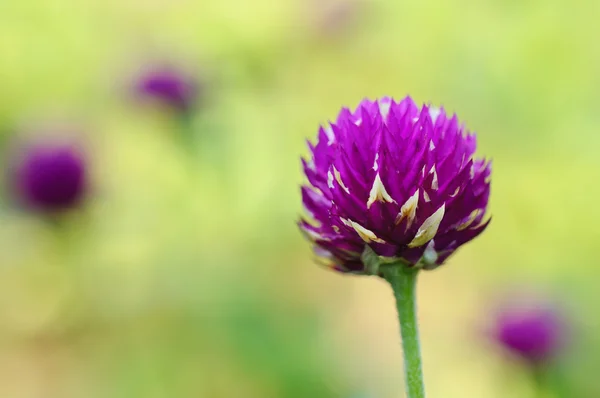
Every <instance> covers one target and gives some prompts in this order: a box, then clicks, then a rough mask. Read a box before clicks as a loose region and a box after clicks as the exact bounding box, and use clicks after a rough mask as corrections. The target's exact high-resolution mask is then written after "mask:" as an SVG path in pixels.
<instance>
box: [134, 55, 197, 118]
mask: <svg viewBox="0 0 600 398" xmlns="http://www.w3.org/2000/svg"><path fill="white" fill-rule="evenodd" d="M198 91H199V86H198V82H197V81H196V80H195V79H194V78H193V77H192V76H190V75H188V74H186V73H185V72H184V71H183V70H180V69H177V68H175V67H172V66H154V67H151V68H148V69H147V70H145V71H144V72H142V73H141V74H140V76H138V78H137V81H136V85H135V92H136V94H137V95H138V97H140V98H142V99H152V100H155V101H158V102H160V103H162V104H163V105H166V106H168V107H170V108H171V109H174V110H176V111H179V112H186V111H189V110H190V108H191V107H192V106H193V104H194V103H195V102H196V100H197V97H198V94H199V93H198Z"/></svg>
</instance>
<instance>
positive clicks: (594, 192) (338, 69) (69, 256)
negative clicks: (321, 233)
mask: <svg viewBox="0 0 600 398" xmlns="http://www.w3.org/2000/svg"><path fill="white" fill-rule="evenodd" d="M342 6H343V7H354V8H355V10H356V11H354V12H350V11H343V12H342V11H339V12H336V9H337V8H336V7H340V6H339V5H337V4H335V3H334V0H327V1H324V2H323V1H321V2H317V1H312V0H311V1H299V0H298V1H291V0H290V1H281V2H273V1H263V0H258V1H252V2H244V1H241V0H222V1H215V2H193V1H187V0H177V1H166V0H150V1H147V0H120V1H116V0H108V1H104V2H98V1H93V0H83V1H73V0H47V1H46V0H5V1H4V2H2V3H1V4H0V81H1V82H2V84H1V86H2V93H1V95H0V136H1V137H2V144H3V147H4V151H3V157H2V160H3V162H4V169H5V170H7V168H8V166H7V165H8V164H9V162H10V159H11V155H12V148H13V145H14V143H16V142H19V141H21V140H24V139H32V138H34V137H35V136H36V134H38V133H39V132H40V130H43V128H40V126H42V127H43V126H45V125H52V124H53V123H57V122H61V123H64V122H67V123H70V124H72V125H76V126H79V127H80V130H79V131H81V136H78V137H77V139H78V140H80V141H81V142H82V143H83V144H84V146H85V148H86V150H87V153H88V155H89V161H90V166H91V173H92V177H93V183H94V185H93V189H92V191H91V192H90V197H89V200H88V202H87V204H86V206H85V207H84V208H83V209H80V210H78V211H75V212H74V213H72V214H68V215H66V216H65V217H64V219H62V220H61V222H60V223H59V224H58V225H57V224H48V223H47V222H46V221H45V220H44V218H43V217H41V216H40V215H39V214H35V213H28V212H26V211H23V210H17V209H15V207H14V206H13V203H12V202H11V201H10V200H9V198H10V192H7V191H6V189H5V188H6V184H4V187H3V199H2V201H1V202H2V203H3V205H2V209H1V210H2V211H1V213H0V225H1V227H0V396H3V397H11V398H12V397H15V398H21V397H23V398H25V397H26V398H29V397H44V398H69V397H144V398H151V397H209V398H213V397H215V398H218V397H261V398H264V397H290V398H294V397H298V398H300V397H302V398H307V397H311V398H312V397H315V398H316V397H355V396H368V397H377V398H386V397H396V396H400V394H401V391H402V381H401V374H402V373H401V369H400V366H401V357H400V352H399V344H398V342H397V326H396V325H395V323H394V322H395V320H394V317H393V311H394V310H393V304H392V295H391V293H390V292H389V291H388V287H387V286H385V285H384V284H383V283H382V282H380V281H377V280H375V279H373V278H353V277H348V276H340V275H336V274H333V273H330V272H326V271H324V270H321V269H319V268H318V267H317V266H316V265H314V264H313V263H312V261H311V258H312V255H311V254H310V253H309V248H308V245H307V244H306V243H305V242H304V241H303V240H302V237H301V235H300V234H299V233H298V231H297V230H296V227H295V225H294V222H295V220H296V218H297V217H298V215H299V214H300V212H301V205H300V199H299V189H298V185H299V184H300V183H301V182H302V175H301V172H300V167H299V164H300V163H299V156H300V155H304V154H306V148H305V145H304V139H305V138H306V137H309V138H312V137H314V136H315V134H316V131H317V128H318V125H319V123H324V122H326V121H327V120H328V119H333V118H334V117H335V115H336V112H337V111H338V109H339V108H340V106H342V105H345V106H355V105H356V104H357V103H358V102H359V101H360V99H361V98H363V97H365V96H370V97H378V96H383V95H391V96H394V97H397V98H401V97H404V96H405V95H407V94H411V95H412V96H413V98H415V99H416V101H417V102H432V103H434V104H441V105H443V106H445V107H446V109H447V110H449V111H451V112H457V113H458V115H459V117H460V119H461V120H463V121H465V122H466V123H467V126H468V127H469V128H470V129H471V130H475V131H476V132H477V133H478V138H479V144H480V145H479V153H481V154H485V155H486V156H488V157H490V158H492V159H493V168H494V173H493V184H492V187H493V192H492V202H491V213H492V215H493V221H492V224H491V226H490V228H489V229H488V231H487V232H486V233H485V234H484V235H482V237H481V238H479V239H477V240H476V241H474V242H473V243H471V244H469V245H468V246H467V247H465V248H463V249H462V250H461V251H460V252H459V253H458V254H457V255H456V256H455V257H454V258H453V259H451V261H449V263H448V265H447V266H445V267H442V268H441V269H440V270H438V271H435V272H432V273H428V274H427V275H423V277H422V278H421V287H420V289H421V290H420V292H419V295H420V301H421V307H420V313H421V317H422V319H421V322H422V326H421V329H422V331H423V349H424V355H425V376H426V381H427V388H428V392H429V394H430V395H431V396H432V397H447V398H451V397H465V396H472V397H482V398H485V397H496V396H511V397H512V396H514V397H529V396H531V394H532V384H531V380H530V379H529V378H528V376H527V375H526V373H525V372H524V371H523V368H522V367H521V366H520V365H517V366H513V364H512V362H511V361H510V360H509V361H508V362H507V360H506V358H505V357H504V356H503V355H500V353H499V352H498V350H497V349H496V348H494V347H492V346H491V344H490V343H489V342H487V341H486V339H485V337H484V333H483V329H484V328H485V325H486V322H487V321H488V320H489V316H490V314H492V310H493V308H492V307H491V305H492V303H493V301H494V299H495V298H497V297H498V296H501V295H502V294H504V292H508V293H506V294H510V292H511V291H512V290H511V289H514V290H519V291H522V290H526V291H529V290H535V291H538V290H539V291H542V292H545V293H546V294H550V295H553V296H554V297H558V298H560V299H563V300H564V304H565V306H566V307H567V308H568V309H569V314H570V316H571V320H572V322H573V331H572V336H573V343H572V345H571V349H570V350H569V351H568V352H567V353H566V356H565V358H564V360H563V362H562V363H561V364H560V366H559V367H558V369H559V370H560V372H559V373H560V381H561V382H560V384H561V385H562V387H561V388H563V389H567V391H568V393H566V395H564V394H563V396H568V397H597V396H599V394H600V390H599V388H598V384H597V383H596V382H595V374H594V373H595V372H594V370H595V369H597V368H598V366H600V339H599V338H598V335H599V334H598V331H600V317H599V316H598V315H597V311H596V308H595V307H596V302H597V300H598V298H599V296H598V289H597V288H596V284H595V281H596V280H597V277H598V276H600V268H598V267H597V266H596V265H597V264H596V263H597V259H596V252H597V242H596V239H597V238H598V237H599V236H600V234H599V233H598V225H599V222H600V212H599V210H598V206H596V198H597V197H598V194H599V193H600V187H599V186H598V184H597V181H598V180H600V158H599V157H598V156H597V150H598V148H599V145H600V138H598V137H599V135H598V133H597V130H598V128H599V126H600V117H599V115H600V113H599V112H598V110H597V109H598V102H599V98H600V97H599V96H598V90H597V87H598V83H599V79H600V75H599V74H598V73H597V71H598V70H600V50H599V47H598V46H597V45H596V41H597V39H596V38H597V37H598V33H599V32H598V24H597V23H595V22H596V20H597V19H598V17H600V7H599V6H598V4H597V2H595V1H591V0H588V1H583V2H579V3H577V4H576V5H575V4H573V3H571V2H567V1H540V0H533V1H523V2H516V1H507V2H493V1H483V2H478V3H473V2H467V1H464V0H456V1H451V2H446V3H442V2H436V1H433V0H426V1H420V2H415V1H411V2H401V1H384V0H373V1H367V0H364V1H361V2H358V1H355V2H350V3H348V4H346V5H342ZM343 18H347V20H341V19H343ZM157 58H158V59H167V60H176V61H177V62H182V63H183V64H185V65H186V66H187V67H189V68H191V69H192V70H195V71H196V72H197V73H198V75H199V78H201V79H203V80H205V81H207V82H208V86H207V92H206V93H205V98H204V100H203V101H202V103H201V106H199V108H198V109H197V112H196V114H195V116H194V118H193V120H192V121H191V123H192V124H191V127H190V128H191V129H192V130H193V131H195V133H196V134H197V143H198V145H197V147H195V148H191V150H190V148H189V147H186V145H183V144H182V142H183V141H182V140H181V139H180V138H181V134H183V133H182V132H181V131H180V129H181V127H182V125H181V124H180V123H179V122H178V121H177V120H174V119H173V118H171V117H170V115H168V114H165V113H164V112H162V111H161V110H159V109H154V108H147V107H141V106H139V104H136V103H134V102H132V101H131V98H130V97H129V96H128V94H127V87H128V84H130V79H132V78H133V76H134V75H135V71H136V68H137V67H138V66H139V65H142V64H144V63H145V62H148V60H150V59H157ZM5 174H6V173H5ZM2 178H3V181H4V182H6V175H4V176H3V177H2ZM474 341H475V342H476V343H474ZM556 380H559V376H557V377H556ZM555 396H559V395H556V394H555Z"/></svg>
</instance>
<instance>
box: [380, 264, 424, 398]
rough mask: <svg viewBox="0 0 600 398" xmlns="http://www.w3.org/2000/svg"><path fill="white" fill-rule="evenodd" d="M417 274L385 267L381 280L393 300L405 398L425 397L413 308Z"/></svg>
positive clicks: (400, 268)
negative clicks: (387, 286) (383, 280)
mask: <svg viewBox="0 0 600 398" xmlns="http://www.w3.org/2000/svg"><path fill="white" fill-rule="evenodd" d="M418 272H419V270H418V269H414V268H413V269H406V268H404V267H389V268H387V269H385V270H383V274H384V277H385V279H386V280H387V281H388V282H389V283H390V285H392V289H393V290H394V296H395V297H396V308H397V309H398V319H399V321H400V334H401V336H402V350H403V352H404V374H405V379H406V394H407V395H406V396H407V397H408V398H424V397H425V386H424V384H423V371H422V365H421V349H420V346H419V328H418V325H417V312H416V305H415V301H416V300H415V298H416V297H415V296H416V294H415V293H416V286H417V274H418Z"/></svg>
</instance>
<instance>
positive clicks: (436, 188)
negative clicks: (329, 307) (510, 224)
mask: <svg viewBox="0 0 600 398" xmlns="http://www.w3.org/2000/svg"><path fill="white" fill-rule="evenodd" d="M308 146H309V148H310V151H311V157H310V158H309V159H308V160H306V159H303V165H304V172H305V174H306V176H307V178H308V182H309V185H305V186H303V187H302V201H303V204H304V207H305V209H306V211H307V212H308V214H309V215H310V218H311V219H312V220H311V219H302V220H301V221H300V223H299V225H300V228H301V229H302V230H303V231H304V232H305V234H306V236H307V237H308V238H309V239H310V240H311V241H312V242H313V244H314V247H315V251H316V253H317V255H319V256H320V257H322V258H324V259H325V260H326V262H327V265H328V266H329V267H331V268H333V269H335V270H338V271H341V272H352V273H359V274H362V273H371V272H370V271H369V270H366V269H365V265H364V263H363V258H364V257H363V252H365V249H366V247H369V248H370V249H371V250H372V251H373V252H374V253H375V254H376V255H378V256H380V260H381V261H383V262H386V261H402V262H404V263H406V265H408V266H418V267H423V268H425V269H433V268H435V267H437V266H439V265H441V264H442V263H443V262H444V261H445V260H446V259H447V258H448V256H450V255H451V254H452V253H453V252H454V251H455V250H456V249H457V248H458V247H459V246H461V245H462V244H463V243H465V242H468V241H470V240H471V239H473V238H475V237H476V236H477V235H479V234H480V233H481V232H482V231H483V230H484V229H485V228H486V226H487V225H488V223H489V219H487V220H486V219H485V212H486V207H487V203H488V197H489V192H490V173H491V168H490V163H489V162H486V161H485V160H484V159H478V158H474V153H475V147H476V142H475V136H474V135H472V134H469V133H465V132H464V129H463V126H462V125H460V124H459V122H458V119H457V118H456V116H455V115H453V116H452V117H449V116H447V115H446V112H445V111H444V110H443V109H438V108H434V107H429V106H425V105H424V106H422V107H421V108H420V109H419V108H418V107H417V105H415V103H414V102H413V100H412V99H411V98H410V97H407V98H405V99H404V100H402V101H400V102H395V101H394V100H392V99H390V98H383V99H381V100H378V101H370V100H366V99H365V100H363V101H362V102H361V103H360V105H359V106H358V108H357V109H356V110H355V111H350V110H349V109H347V108H344V109H343V110H342V111H341V112H340V114H339V116H338V118H337V121H336V122H335V123H331V124H330V126H327V127H322V128H321V129H320V130H319V135H318V139H317V143H316V145H313V144H312V143H310V142H309V143H308ZM365 253H366V252H365Z"/></svg>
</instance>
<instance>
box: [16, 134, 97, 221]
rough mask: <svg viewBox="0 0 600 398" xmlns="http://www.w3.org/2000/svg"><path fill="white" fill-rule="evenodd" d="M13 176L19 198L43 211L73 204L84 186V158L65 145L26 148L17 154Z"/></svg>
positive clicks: (77, 202) (81, 193)
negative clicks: (20, 156)
mask: <svg viewBox="0 0 600 398" xmlns="http://www.w3.org/2000/svg"><path fill="white" fill-rule="evenodd" d="M14 177H15V184H16V188H17V194H18V196H19V198H20V200H21V201H22V202H23V203H24V204H25V205H27V206H29V207H32V208H36V209H39V210H43V211H60V210H66V209H70V208H73V207H75V206H76V205H78V204H79V202H80V201H81V199H82V197H83V195H84V192H85V188H86V167H85V161H84V159H83V157H82V155H81V154H80V153H79V152H78V151H77V150H76V149H75V148H74V147H72V146H67V145H47V146H36V147H32V148H29V149H28V150H27V151H26V152H25V153H24V154H23V156H22V158H20V162H19V164H18V166H17V169H16V173H15V176H14Z"/></svg>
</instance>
